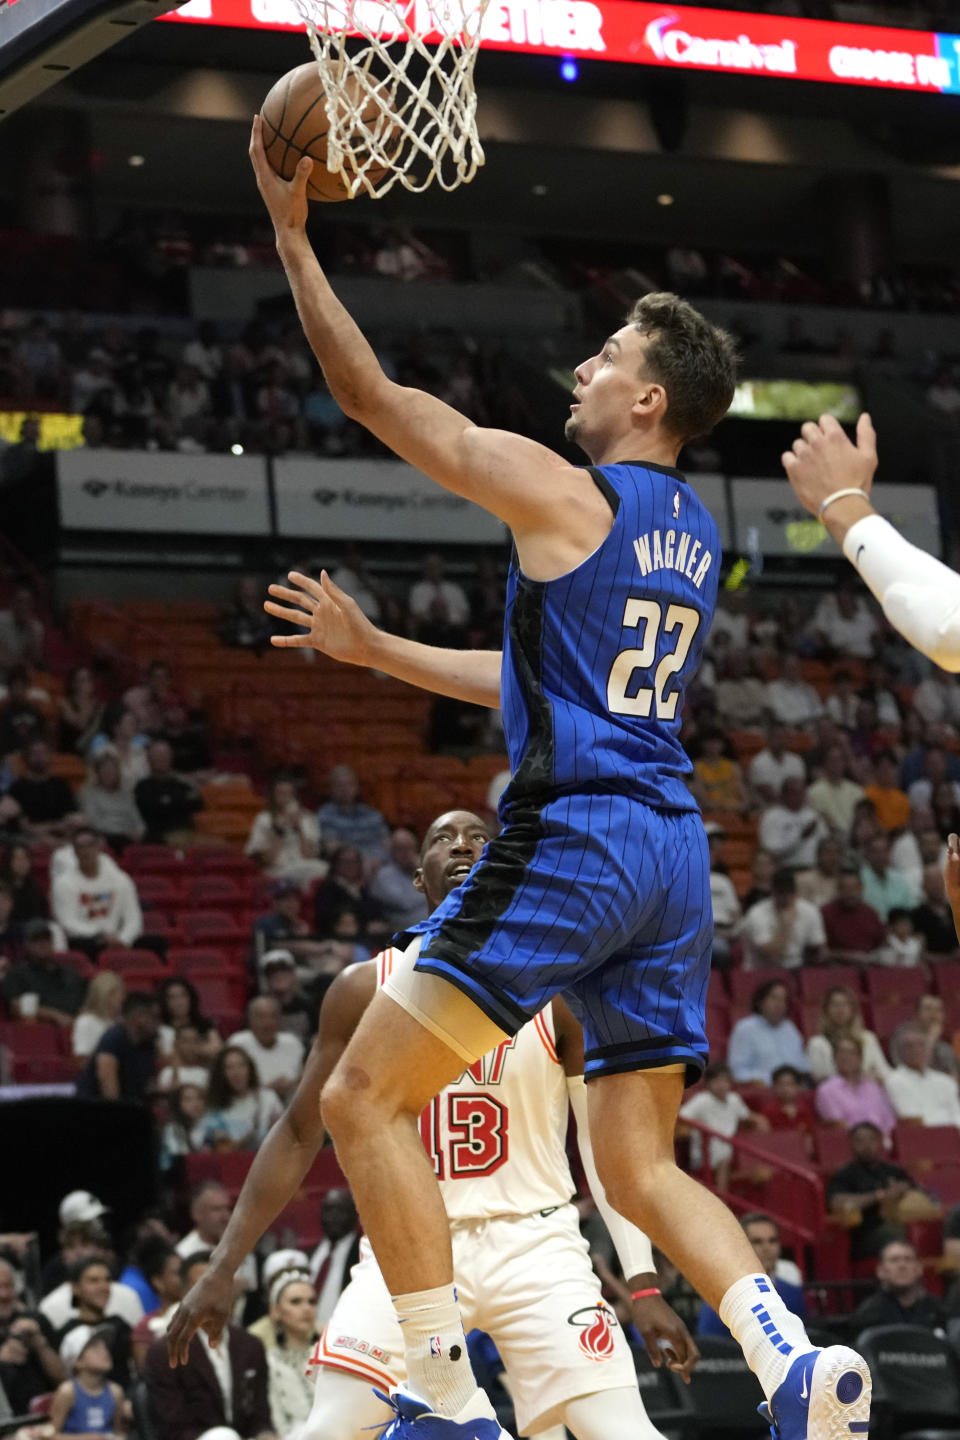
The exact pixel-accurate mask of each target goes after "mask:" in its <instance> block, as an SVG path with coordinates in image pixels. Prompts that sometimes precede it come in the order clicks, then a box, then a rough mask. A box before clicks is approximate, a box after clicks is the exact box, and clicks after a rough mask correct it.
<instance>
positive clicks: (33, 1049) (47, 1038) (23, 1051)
mask: <svg viewBox="0 0 960 1440" xmlns="http://www.w3.org/2000/svg"><path fill="white" fill-rule="evenodd" d="M0 1045H6V1046H7V1048H8V1050H10V1051H11V1053H12V1054H13V1056H14V1057H17V1056H23V1057H26V1056H47V1057H49V1058H51V1059H52V1058H53V1057H54V1056H57V1055H59V1054H60V1035H59V1031H58V1028H57V1026H56V1025H51V1024H50V1023H49V1021H47V1020H0Z"/></svg>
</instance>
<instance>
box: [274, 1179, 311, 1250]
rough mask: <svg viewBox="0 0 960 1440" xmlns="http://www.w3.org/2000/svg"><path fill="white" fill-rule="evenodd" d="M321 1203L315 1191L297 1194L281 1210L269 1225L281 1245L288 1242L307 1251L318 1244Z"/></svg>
mask: <svg viewBox="0 0 960 1440" xmlns="http://www.w3.org/2000/svg"><path fill="white" fill-rule="evenodd" d="M322 1203H323V1201H322V1197H321V1195H320V1193H319V1192H317V1191H315V1192H313V1193H312V1194H311V1193H308V1194H306V1195H298V1196H297V1198H296V1199H295V1200H291V1202H290V1204H289V1205H287V1206H286V1208H285V1209H283V1210H281V1212H280V1214H279V1215H278V1216H277V1218H276V1220H274V1222H273V1224H272V1225H271V1226H270V1229H271V1230H272V1231H273V1233H274V1234H275V1235H277V1236H278V1237H279V1239H280V1243H281V1245H285V1244H287V1243H289V1244H292V1245H294V1246H296V1248H297V1249H298V1250H306V1251H307V1252H308V1253H309V1252H310V1251H311V1250H314V1249H315V1248H316V1247H317V1246H318V1245H319V1244H320V1241H321V1240H322V1239H323V1226H322V1225H321V1224H320V1206H321V1204H322Z"/></svg>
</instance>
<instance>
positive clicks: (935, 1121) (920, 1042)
mask: <svg viewBox="0 0 960 1440" xmlns="http://www.w3.org/2000/svg"><path fill="white" fill-rule="evenodd" d="M900 1057H901V1058H900V1064H899V1065H898V1066H897V1067H896V1069H895V1070H894V1071H893V1073H892V1074H891V1075H889V1076H888V1078H887V1094H888V1095H889V1096H890V1101H891V1104H892V1105H893V1108H894V1110H896V1112H897V1117H898V1118H899V1119H900V1120H919V1121H920V1123H921V1124H922V1125H956V1126H957V1128H958V1129H960V1094H958V1091H957V1082H956V1080H955V1079H954V1078H953V1076H952V1075H944V1074H943V1073H942V1072H941V1071H939V1070H933V1069H931V1067H930V1037H929V1036H928V1035H926V1034H925V1033H924V1032H923V1031H922V1030H919V1029H918V1030H908V1031H905V1032H904V1034H903V1035H902V1036H901V1038H900Z"/></svg>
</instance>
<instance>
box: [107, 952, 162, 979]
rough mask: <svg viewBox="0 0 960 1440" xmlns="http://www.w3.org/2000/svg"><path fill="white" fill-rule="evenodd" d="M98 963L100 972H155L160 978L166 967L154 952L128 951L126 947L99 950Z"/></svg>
mask: <svg viewBox="0 0 960 1440" xmlns="http://www.w3.org/2000/svg"><path fill="white" fill-rule="evenodd" d="M99 961H100V969H101V970H120V971H124V972H126V971H127V970H156V971H157V972H158V973H159V974H160V975H161V976H163V975H165V974H166V973H167V967H166V965H165V964H164V963H163V961H162V960H161V959H160V956H159V955H158V954H157V953H156V951H154V950H137V949H135V948H130V949H128V948H127V947H126V946H124V947H123V948H118V949H116V950H101V951H100V955H99Z"/></svg>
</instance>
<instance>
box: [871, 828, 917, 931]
mask: <svg viewBox="0 0 960 1440" xmlns="http://www.w3.org/2000/svg"><path fill="white" fill-rule="evenodd" d="M863 855H864V864H863V865H862V866H861V867H860V879H861V881H862V882H863V898H864V901H865V902H866V904H867V905H872V906H873V908H874V910H876V912H877V914H878V915H879V916H880V919H881V920H883V921H886V918H887V916H888V915H889V914H890V911H891V910H894V909H897V910H912V909H913V907H914V905H916V903H917V898H918V897H917V896H916V895H915V894H914V893H913V891H912V890H911V888H910V886H909V885H908V883H907V881H906V880H905V879H904V877H903V876H902V875H901V874H900V872H899V870H894V869H892V868H891V865H890V841H889V840H888V839H887V836H886V835H885V834H884V833H883V832H881V833H880V834H877V835H874V836H873V837H872V838H871V839H870V840H868V841H867V843H866V845H865V846H864V850H863Z"/></svg>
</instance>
